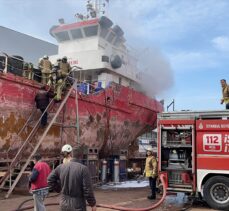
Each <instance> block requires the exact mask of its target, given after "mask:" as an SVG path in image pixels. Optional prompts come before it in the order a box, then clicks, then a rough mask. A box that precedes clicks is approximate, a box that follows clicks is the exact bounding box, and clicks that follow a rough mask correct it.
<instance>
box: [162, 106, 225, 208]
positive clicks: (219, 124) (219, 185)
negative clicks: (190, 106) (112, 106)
mask: <svg viewBox="0 0 229 211" xmlns="http://www.w3.org/2000/svg"><path fill="white" fill-rule="evenodd" d="M158 168H159V169H158V170H159V173H160V174H163V175H164V177H165V179H166V189H167V191H169V192H184V193H189V194H193V195H195V196H198V197H201V198H203V199H204V200H205V201H206V202H207V203H208V205H209V206H211V207H212V208H214V209H218V210H219V209H220V210H229V111H227V110H225V111H199V112H192V111H181V112H164V113H160V114H158Z"/></svg>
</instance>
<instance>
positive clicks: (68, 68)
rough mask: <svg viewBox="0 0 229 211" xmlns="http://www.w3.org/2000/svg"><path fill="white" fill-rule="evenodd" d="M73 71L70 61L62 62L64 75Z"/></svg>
mask: <svg viewBox="0 0 229 211" xmlns="http://www.w3.org/2000/svg"><path fill="white" fill-rule="evenodd" d="M70 71H71V66H70V64H69V63H68V62H66V63H65V62H60V73H61V76H62V77H66V76H67V75H68V73H69V72H70Z"/></svg>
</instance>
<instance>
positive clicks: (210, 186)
mask: <svg viewBox="0 0 229 211" xmlns="http://www.w3.org/2000/svg"><path fill="white" fill-rule="evenodd" d="M203 194H204V199H205V200H206V202H207V203H208V205H209V206H211V207H212V208H214V209H220V210H229V178H227V177H224V176H215V177H211V178H210V179H209V180H207V182H206V183H205V184H204V189H203Z"/></svg>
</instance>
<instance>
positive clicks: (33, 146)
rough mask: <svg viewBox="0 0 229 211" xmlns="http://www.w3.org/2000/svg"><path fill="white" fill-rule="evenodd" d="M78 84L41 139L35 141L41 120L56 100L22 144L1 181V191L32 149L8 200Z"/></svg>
mask: <svg viewBox="0 0 229 211" xmlns="http://www.w3.org/2000/svg"><path fill="white" fill-rule="evenodd" d="M75 84H76V82H74V84H73V85H72V86H71V88H70V89H69V90H68V91H67V94H66V95H65V97H64V99H63V100H62V101H61V103H60V104H59V108H58V109H57V111H56V113H55V115H54V116H53V118H52V119H51V121H50V123H49V124H48V125H47V127H46V128H45V131H44V132H43V134H42V136H41V138H40V139H39V140H36V139H33V138H34V137H35V135H36V132H37V131H38V128H39V124H40V121H41V118H42V117H43V115H44V113H45V112H46V111H48V110H49V108H50V107H51V105H52V104H53V103H54V99H52V100H51V101H50V103H49V105H48V106H47V108H46V109H45V111H44V112H43V114H42V116H41V117H40V119H39V120H38V121H37V123H36V125H35V126H34V128H33V129H32V131H31V132H30V134H29V136H28V137H27V139H26V140H25V142H24V143H23V144H22V146H21V147H20V149H19V150H18V153H17V154H16V156H15V157H14V159H13V160H12V162H11V164H10V167H9V169H8V171H7V172H6V173H5V175H4V176H3V177H2V179H1V181H0V184H1V185H0V189H5V188H4V186H5V184H6V182H7V181H8V180H9V179H10V180H11V175H12V174H14V170H15V168H16V167H17V165H18V164H19V163H20V161H21V159H22V155H23V152H24V149H25V148H28V147H29V148H30V149H31V151H32V152H31V153H30V154H29V155H28V156H26V158H25V157H23V159H25V160H26V162H25V163H24V164H23V165H22V167H21V169H20V172H19V173H18V174H17V175H16V178H15V180H14V181H13V183H12V185H11V186H10V187H9V189H8V192H7V194H6V195H5V198H8V197H9V196H10V194H11V193H12V191H13V190H14V188H15V186H16V185H17V183H18V181H19V179H20V178H21V176H22V174H23V172H24V171H25V169H26V167H27V166H28V164H29V162H30V161H31V159H32V157H33V155H34V154H35V153H36V152H37V150H38V148H39V147H40V145H41V143H42V142H43V140H44V138H45V137H46V135H47V133H48V131H49V129H50V128H51V126H52V125H53V124H54V122H55V120H56V118H57V116H58V115H59V113H60V112H61V110H62V108H63V107H64V105H65V103H66V102H67V99H68V98H69V96H70V94H71V92H72V90H73V89H74V88H75V87H77V86H76V85H75ZM32 140H33V141H34V140H35V141H36V143H33V144H31V141H32Z"/></svg>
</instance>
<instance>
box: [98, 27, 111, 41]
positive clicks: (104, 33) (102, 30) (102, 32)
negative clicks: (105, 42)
mask: <svg viewBox="0 0 229 211" xmlns="http://www.w3.org/2000/svg"><path fill="white" fill-rule="evenodd" d="M108 32H109V31H108V30H107V29H103V28H102V29H101V31H100V37H102V38H104V39H105V37H106V36H107V34H108Z"/></svg>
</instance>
